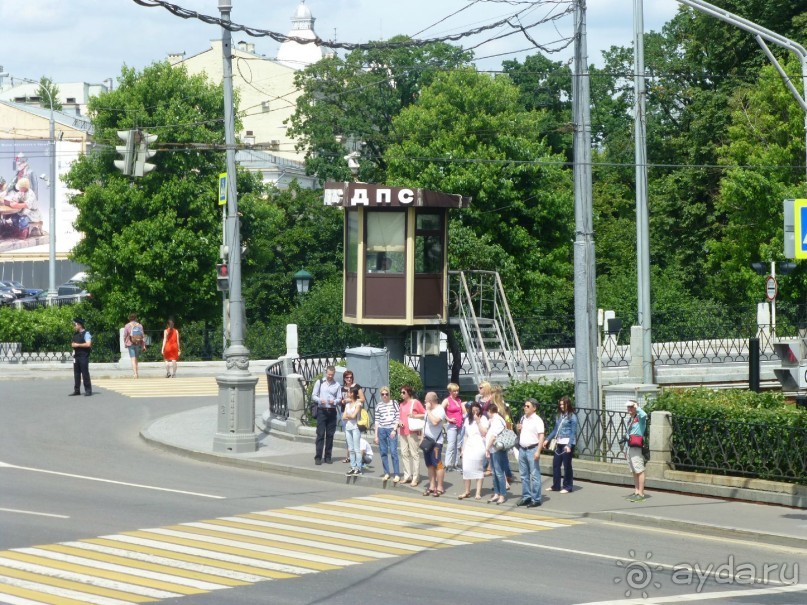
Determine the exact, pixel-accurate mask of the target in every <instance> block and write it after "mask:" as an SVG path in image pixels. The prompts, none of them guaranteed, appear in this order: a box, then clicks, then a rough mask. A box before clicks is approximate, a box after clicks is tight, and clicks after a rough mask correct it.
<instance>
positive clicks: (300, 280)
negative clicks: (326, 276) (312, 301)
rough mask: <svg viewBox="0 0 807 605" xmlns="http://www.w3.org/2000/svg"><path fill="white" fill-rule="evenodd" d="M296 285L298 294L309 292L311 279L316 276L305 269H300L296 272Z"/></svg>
mask: <svg viewBox="0 0 807 605" xmlns="http://www.w3.org/2000/svg"><path fill="white" fill-rule="evenodd" d="M293 279H294V285H295V286H296V288H297V294H307V293H308V290H309V289H310V288H311V281H312V280H313V279H314V277H313V276H312V275H311V274H310V273H309V272H308V271H306V270H305V269H300V270H299V271H298V272H297V273H295V274H294V278H293Z"/></svg>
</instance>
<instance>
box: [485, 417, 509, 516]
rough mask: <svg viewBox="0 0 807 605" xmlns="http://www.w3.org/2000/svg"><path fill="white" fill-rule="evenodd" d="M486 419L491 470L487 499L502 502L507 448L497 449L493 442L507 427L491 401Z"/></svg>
mask: <svg viewBox="0 0 807 605" xmlns="http://www.w3.org/2000/svg"><path fill="white" fill-rule="evenodd" d="M488 420H489V421H490V428H488V432H487V435H486V439H487V448H488V451H487V457H488V458H490V466H491V468H492V471H493V495H492V496H491V497H490V500H488V504H491V503H493V502H495V503H496V504H504V503H505V502H506V501H507V484H506V482H505V481H506V480H505V478H504V466H505V464H506V463H507V450H497V449H496V446H495V443H496V438H497V437H498V436H499V434H500V433H501V432H502V431H503V430H504V429H506V428H507V424H506V423H505V421H504V418H502V417H501V415H500V414H499V407H498V406H497V405H496V404H495V403H493V402H491V403H490V404H489V405H488Z"/></svg>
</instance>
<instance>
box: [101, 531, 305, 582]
mask: <svg viewBox="0 0 807 605" xmlns="http://www.w3.org/2000/svg"><path fill="white" fill-rule="evenodd" d="M104 537H105V538H107V539H109V540H119V541H121V542H129V541H131V542H133V543H134V544H140V545H142V546H151V547H152V548H161V549H164V550H170V551H176V552H180V553H186V554H189V555H198V556H200V557H207V558H208V559H213V560H214V561H215V560H217V559H219V560H222V561H229V562H231V563H240V564H241V565H246V566H248V567H253V568H256V569H268V570H270V571H282V572H285V573H289V574H294V575H297V576H299V575H302V574H307V573H316V570H315V569H308V568H306V567H300V566H297V565H287V564H285V563H276V562H272V561H267V560H265V559H259V558H257V557H245V556H243V555H240V554H234V553H231V552H228V551H219V550H210V549H207V548H199V547H198V546H190V545H188V544H184V543H183V542H181V541H173V542H168V541H162V540H155V539H154V538H149V537H139V536H135V535H132V536H125V535H123V534H117V535H112V536H104ZM253 554H254V553H253Z"/></svg>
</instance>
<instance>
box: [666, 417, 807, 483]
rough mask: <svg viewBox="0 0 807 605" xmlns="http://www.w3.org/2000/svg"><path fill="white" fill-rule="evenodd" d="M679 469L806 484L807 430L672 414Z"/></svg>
mask: <svg viewBox="0 0 807 605" xmlns="http://www.w3.org/2000/svg"><path fill="white" fill-rule="evenodd" d="M671 420H672V442H671V444H670V449H671V456H672V463H673V465H674V467H675V469H676V470H682V471H696V472H701V473H711V474H714V475H733V476H739V477H756V478H759V479H771V480H776V481H786V482H790V483H800V484H807V428H804V427H789V426H783V425H782V424H778V423H777V424H762V423H749V422H738V421H732V420H719V421H716V420H714V419H710V418H688V417H685V416H678V415H673V416H672V418H671Z"/></svg>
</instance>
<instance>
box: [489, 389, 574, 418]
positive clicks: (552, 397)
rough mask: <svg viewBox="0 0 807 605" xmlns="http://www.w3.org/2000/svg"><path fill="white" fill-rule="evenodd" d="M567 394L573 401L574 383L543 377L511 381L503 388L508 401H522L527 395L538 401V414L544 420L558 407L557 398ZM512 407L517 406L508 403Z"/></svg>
mask: <svg viewBox="0 0 807 605" xmlns="http://www.w3.org/2000/svg"><path fill="white" fill-rule="evenodd" d="M564 395H568V396H569V397H571V399H572V401H574V383H573V382H570V381H568V380H553V381H552V382H549V381H547V380H545V379H538V380H530V381H526V382H518V381H513V382H512V383H511V384H510V386H508V387H507V388H506V389H505V390H504V398H505V399H506V400H508V401H516V402H519V403H521V402H523V401H524V400H525V399H527V398H528V397H532V398H534V399H535V400H537V401H538V414H539V415H540V416H541V418H543V419H544V421H547V420H549V419H553V418H554V417H555V415H556V413H557V409H558V399H560V398H561V397H563V396H564ZM510 407H511V408H513V409H516V410H518V409H520V407H519V406H513V405H510Z"/></svg>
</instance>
